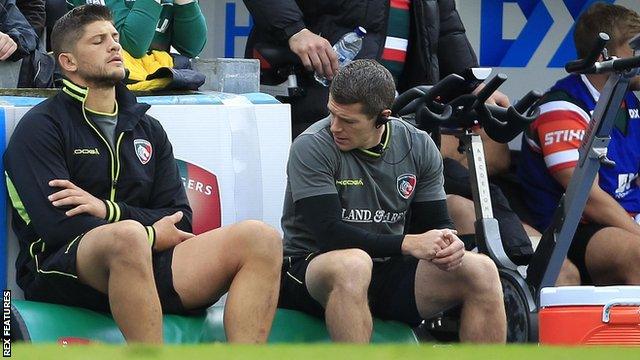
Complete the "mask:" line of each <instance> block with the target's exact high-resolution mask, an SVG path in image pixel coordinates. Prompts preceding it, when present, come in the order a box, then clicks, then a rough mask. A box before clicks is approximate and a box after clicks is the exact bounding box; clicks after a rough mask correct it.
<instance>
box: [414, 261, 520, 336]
mask: <svg viewBox="0 0 640 360" xmlns="http://www.w3.org/2000/svg"><path fill="white" fill-rule="evenodd" d="M416 303H417V305H418V311H419V312H420V315H421V316H422V317H423V318H428V317H430V316H432V315H433V314H434V313H436V312H438V311H441V310H442V309H444V308H447V307H448V306H451V305H454V304H458V303H462V314H461V326H460V340H461V341H465V342H478V343H504V342H505V341H506V336H507V335H506V334H507V327H506V321H507V320H506V315H505V310H504V303H503V295H502V286H501V285H500V279H499V277H498V271H497V269H496V266H495V264H494V263H493V262H492V261H491V260H490V259H489V258H488V257H486V256H484V255H479V254H474V253H470V252H467V253H465V256H464V261H463V263H462V266H461V267H460V268H458V269H456V270H454V271H450V272H448V271H442V270H440V269H438V268H437V267H436V266H435V265H433V264H432V263H430V262H428V261H425V260H421V261H420V262H419V263H418V268H417V270H416Z"/></svg>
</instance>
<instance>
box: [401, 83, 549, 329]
mask: <svg viewBox="0 0 640 360" xmlns="http://www.w3.org/2000/svg"><path fill="white" fill-rule="evenodd" d="M448 77H451V78H454V77H457V75H449V76H448ZM506 79H507V78H506V75H503V74H498V75H497V76H495V77H493V78H492V79H491V80H490V81H489V82H488V83H487V85H486V86H485V87H484V88H483V89H482V90H481V91H480V92H479V93H478V94H477V95H473V94H464V95H461V96H459V97H456V98H455V99H453V100H452V101H450V102H449V103H447V104H443V103H439V102H434V101H430V100H429V97H425V96H424V95H421V94H420V92H421V91H425V90H427V89H428V87H417V88H414V89H412V90H411V91H409V92H406V93H403V94H402V95H400V96H399V97H398V98H397V99H396V102H395V103H394V106H393V109H392V113H394V114H397V115H398V116H400V117H406V116H407V115H408V114H412V113H413V114H414V121H415V123H416V126H417V127H418V128H420V129H423V130H425V131H427V132H437V131H438V129H439V131H440V132H442V133H443V134H449V135H454V136H456V137H457V138H458V139H459V141H460V144H461V146H460V149H461V150H462V151H463V152H464V153H465V154H466V155H467V161H468V164H469V174H470V180H471V185H472V186H471V190H472V195H473V200H474V205H475V206H474V209H475V213H476V222H475V232H476V244H477V247H478V251H479V252H481V253H484V254H486V255H488V256H489V257H490V258H491V259H492V260H493V261H494V262H495V263H496V265H497V266H498V269H499V273H500V279H501V281H502V286H503V292H504V294H505V307H506V310H507V312H508V313H509V314H511V316H509V319H508V331H507V338H508V341H509V342H522V341H526V340H527V339H530V338H531V334H536V335H537V322H536V320H537V318H536V317H535V316H534V317H531V316H528V314H531V313H535V311H536V302H535V301H534V297H533V296H534V294H533V293H532V292H531V291H530V290H529V287H528V286H527V284H526V282H525V281H524V278H523V277H522V276H521V275H520V273H519V272H518V269H517V265H516V264H515V263H514V262H513V261H512V260H511V259H510V258H509V257H508V256H507V254H506V252H505V250H504V246H503V244H502V239H501V238H500V231H499V224H498V221H497V220H496V219H495V218H494V217H493V210H492V206H491V196H490V190H489V180H488V175H487V168H486V164H485V157H484V149H483V145H482V140H481V138H480V134H479V133H478V129H479V128H480V127H481V128H484V129H485V132H486V133H487V135H488V136H489V137H491V138H492V139H493V140H495V141H498V142H501V143H506V142H509V141H510V140H512V139H513V138H515V137H516V136H517V135H518V134H519V133H520V132H522V130H523V129H524V128H525V127H526V126H527V125H528V124H530V123H531V122H532V121H533V120H534V119H535V117H536V114H535V113H533V114H529V115H526V114H525V113H526V111H527V110H528V109H529V107H531V105H533V104H534V102H535V101H536V100H537V99H538V98H539V97H540V96H541V94H540V93H539V92H537V91H531V92H529V93H528V94H527V95H525V96H524V97H523V99H522V100H520V101H518V103H516V104H515V105H513V106H510V107H509V108H506V109H505V108H501V107H498V106H492V105H487V104H485V101H486V100H487V99H488V98H489V96H490V95H491V94H492V93H493V92H494V91H495V90H497V89H498V87H499V86H500V85H501V84H502V83H504V82H505V81H506ZM479 80H482V79H479ZM462 81H464V79H462V78H461V77H457V82H458V83H461V82H462ZM443 82H451V80H448V79H447V78H445V79H444V80H443ZM429 108H431V109H432V111H429V110H428V109H429ZM445 108H450V109H451V110H452V113H451V114H450V116H448V117H447V118H443V117H442V116H433V115H432V114H433V113H434V111H433V110H435V111H436V112H438V111H440V110H442V109H445ZM447 114H448V112H447ZM458 325H459V324H458V319H457V313H456V312H455V311H452V312H445V313H443V315H442V316H437V317H435V318H433V319H429V320H428V321H427V330H429V331H430V332H431V333H433V334H437V333H452V332H455V333H457V328H458ZM440 335H441V336H440V338H444V339H452V338H455V336H452V335H448V336H447V335H446V334H440ZM436 337H437V338H438V336H437V335H436Z"/></svg>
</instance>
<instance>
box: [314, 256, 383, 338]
mask: <svg viewBox="0 0 640 360" xmlns="http://www.w3.org/2000/svg"><path fill="white" fill-rule="evenodd" d="M372 269H373V262H372V260H371V257H369V255H368V254H367V253H366V252H364V251H362V250H359V249H347V250H335V251H330V252H328V253H325V254H322V255H319V256H318V257H316V258H314V259H313V260H311V263H309V266H308V267H307V273H306V276H305V283H306V286H307V289H308V291H309V294H311V296H312V297H313V298H314V299H315V300H316V301H318V302H319V303H320V304H322V306H324V308H325V321H326V323H327V329H328V330H329V335H330V336H331V339H332V340H333V341H336V342H352V343H368V342H369V341H370V340H371V331H372V328H373V320H372V318H371V311H370V310H369V304H368V301H367V291H368V289H369V283H370V282H371V271H372Z"/></svg>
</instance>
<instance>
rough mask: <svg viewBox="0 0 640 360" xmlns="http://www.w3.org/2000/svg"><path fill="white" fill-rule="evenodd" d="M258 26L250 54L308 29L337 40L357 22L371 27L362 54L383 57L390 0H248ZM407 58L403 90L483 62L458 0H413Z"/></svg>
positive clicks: (284, 43)
mask: <svg viewBox="0 0 640 360" xmlns="http://www.w3.org/2000/svg"><path fill="white" fill-rule="evenodd" d="M244 3H245V5H246V6H247V8H248V9H249V12H250V13H251V15H252V16H253V19H254V21H255V26H254V28H253V29H252V31H251V34H250V35H249V40H248V42H247V51H246V54H245V55H246V56H247V57H252V56H251V54H252V46H253V44H255V43H256V42H268V43H275V44H280V45H283V46H287V40H288V39H289V37H291V36H292V35H293V34H295V33H297V32H298V31H300V30H302V29H303V28H305V27H306V28H307V29H309V30H311V31H313V32H314V33H316V34H320V35H321V36H322V37H324V38H326V39H327V40H329V42H330V43H332V44H334V43H335V42H336V41H338V39H339V38H340V37H342V35H344V34H345V33H347V32H349V31H352V30H353V29H354V28H355V27H357V26H363V27H364V28H365V29H366V30H367V36H366V37H365V38H364V41H363V47H362V51H361V52H360V54H358V57H359V58H373V59H379V58H380V56H381V54H382V50H383V47H384V41H385V37H386V32H387V18H388V12H389V0H352V1H338V0H308V1H304V0H244ZM411 19H412V21H411V24H410V26H411V31H410V33H411V37H410V39H409V49H408V52H407V63H406V64H405V67H404V72H403V74H402V76H401V77H400V79H399V83H398V90H399V91H400V92H402V91H404V90H406V89H408V88H411V87H413V86H416V85H424V84H433V83H435V82H437V81H438V80H439V79H440V78H442V77H444V76H446V75H448V74H451V73H461V72H462V71H463V70H464V69H465V68H468V67H475V66H478V61H477V59H476V56H475V53H474V51H473V48H472V47H471V44H469V41H468V39H467V37H466V34H465V29H464V26H463V25H462V21H461V20H460V16H459V14H458V12H457V10H456V7H455V0H413V1H412V2H411Z"/></svg>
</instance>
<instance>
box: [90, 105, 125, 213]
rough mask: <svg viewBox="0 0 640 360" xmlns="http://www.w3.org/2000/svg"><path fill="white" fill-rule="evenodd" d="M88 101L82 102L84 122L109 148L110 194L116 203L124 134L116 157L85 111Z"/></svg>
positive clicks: (119, 140) (119, 138) (117, 146)
mask: <svg viewBox="0 0 640 360" xmlns="http://www.w3.org/2000/svg"><path fill="white" fill-rule="evenodd" d="M86 99H87V98H86V96H85V98H84V99H83V100H82V116H83V117H84V120H85V121H86V122H87V124H89V126H90V127H91V128H92V129H93V131H95V132H96V134H98V137H99V138H100V139H102V141H103V142H104V144H105V145H106V146H107V150H109V160H110V161H111V190H110V192H109V200H111V201H114V202H115V199H116V185H117V184H118V176H119V175H120V159H119V156H118V150H119V148H120V142H121V140H122V136H123V135H124V132H121V133H120V135H119V136H118V142H117V143H116V154H115V156H114V153H113V149H112V148H111V145H109V142H108V141H107V139H105V138H104V136H102V134H101V133H100V130H98V129H96V127H95V126H94V125H93V123H91V121H90V120H89V118H88V117H87V112H86V109H85V101H86Z"/></svg>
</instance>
